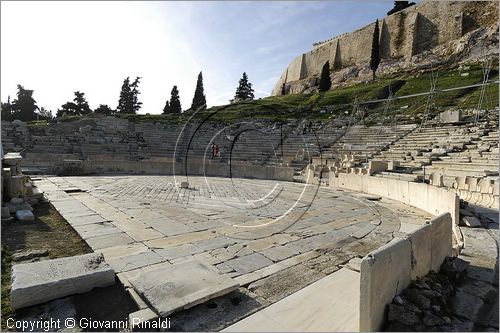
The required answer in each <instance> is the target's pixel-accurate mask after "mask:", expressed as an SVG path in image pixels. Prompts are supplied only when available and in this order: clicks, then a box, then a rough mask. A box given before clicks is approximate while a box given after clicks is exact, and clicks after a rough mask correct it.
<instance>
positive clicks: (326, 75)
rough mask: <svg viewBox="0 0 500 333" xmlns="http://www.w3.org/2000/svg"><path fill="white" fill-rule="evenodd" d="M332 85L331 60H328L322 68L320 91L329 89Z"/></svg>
mask: <svg viewBox="0 0 500 333" xmlns="http://www.w3.org/2000/svg"><path fill="white" fill-rule="evenodd" d="M331 87H332V81H331V80H330V62H329V61H327V62H325V64H324V65H323V68H322V69H321V78H320V79H319V91H328V90H330V88H331Z"/></svg>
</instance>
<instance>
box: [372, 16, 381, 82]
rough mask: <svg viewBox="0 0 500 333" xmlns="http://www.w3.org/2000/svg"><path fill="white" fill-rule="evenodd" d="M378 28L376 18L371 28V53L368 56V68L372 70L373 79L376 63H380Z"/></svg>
mask: <svg viewBox="0 0 500 333" xmlns="http://www.w3.org/2000/svg"><path fill="white" fill-rule="evenodd" d="M379 34H380V31H379V28H378V19H377V21H376V22H375V29H374V30H373V40H372V54H371V57H370V69H371V70H372V72H373V79H374V80H375V72H376V71H377V68H378V65H379V64H380V45H379Z"/></svg>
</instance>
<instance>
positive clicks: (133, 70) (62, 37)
mask: <svg viewBox="0 0 500 333" xmlns="http://www.w3.org/2000/svg"><path fill="white" fill-rule="evenodd" d="M392 3H393V2H392V1H385V2H372V1H369V2H368V1H330V2H326V1H296V2H285V1H283V2H265V1H258V2H230V1H226V2H223V1H214V2H147V1H140V2H115V1H111V2H98V1H92V2H69V1H68V2H63V1H54V2H44V1H36V2H28V1H20V2H17V1H16V2H14V1H12V2H5V1H4V2H1V98H2V101H6V100H7V96H8V95H10V96H11V99H13V98H14V97H15V93H16V85H17V84H18V83H21V84H22V85H24V87H25V88H28V89H34V90H35V93H34V97H35V99H36V100H37V102H38V105H39V106H44V107H45V108H48V109H52V110H53V111H54V112H55V111H56V110H57V108H58V107H60V105H61V104H63V103H65V102H67V101H69V100H71V99H73V97H74V96H73V92H74V91H76V90H80V91H83V92H85V94H86V95H87V99H88V101H89V103H90V106H91V107H92V108H95V107H97V106H98V105H99V104H108V105H109V106H111V107H112V108H114V107H116V105H117V101H118V95H119V91H120V87H121V84H122V82H123V79H124V78H125V77H127V76H132V77H133V76H141V77H142V78H143V79H142V81H141V85H140V91H141V95H140V100H141V101H142V102H143V108H142V109H141V111H140V113H151V114H154V113H161V110H162V108H163V105H164V104H165V101H166V100H167V98H169V96H170V90H171V89H172V86H173V85H174V84H176V85H178V87H179V91H180V95H181V102H182V106H183V108H188V107H189V106H190V105H191V100H192V97H193V93H194V88H195V83H196V77H197V75H198V72H199V71H200V70H202V71H203V75H204V85H205V93H206V95H207V102H208V104H209V105H220V104H226V103H227V101H228V100H229V99H231V98H232V97H233V95H234V90H235V88H236V86H237V83H238V80H239V78H240V77H241V74H242V72H243V71H246V72H247V74H248V75H249V79H250V81H251V82H252V83H253V85H254V89H255V90H256V91H257V94H256V96H257V97H264V96H266V95H268V94H269V93H270V92H271V90H272V88H273V86H274V84H275V82H276V80H277V79H278V77H279V76H280V74H281V73H282V72H283V70H284V69H285V68H286V66H287V65H288V64H289V62H290V61H291V60H292V59H293V58H295V57H296V56H297V55H299V54H301V53H303V52H307V51H309V50H310V49H311V48H312V43H314V42H317V41H322V40H325V39H329V38H331V37H333V36H335V35H338V34H341V33H344V32H349V31H352V30H355V29H358V28H360V27H362V26H364V25H366V24H369V23H371V22H373V21H375V19H376V18H382V17H384V16H385V13H386V12H387V11H388V10H390V9H391V8H392Z"/></svg>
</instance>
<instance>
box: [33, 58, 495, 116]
mask: <svg viewBox="0 0 500 333" xmlns="http://www.w3.org/2000/svg"><path fill="white" fill-rule="evenodd" d="M438 73H439V74H438V79H437V83H436V89H437V91H438V92H437V94H436V95H435V96H434V97H433V100H432V105H433V107H432V109H433V111H434V112H439V111H441V110H445V109H450V108H473V107H476V106H477V102H478V99H479V91H480V88H471V89H461V90H455V91H450V92H442V91H440V90H443V89H448V88H455V87H461V86H467V85H472V84H476V83H480V82H481V81H482V70H481V65H480V64H473V65H470V66H469V68H468V69H467V70H462V72H460V71H459V70H458V67H457V66H454V67H450V68H448V69H443V68H440V69H439V70H438ZM462 73H468V75H467V76H462V75H461V74H462ZM430 78H431V73H430V72H426V73H417V74H414V73H401V74H392V75H389V76H383V77H379V78H377V80H375V81H372V82H368V83H359V84H354V85H351V86H348V87H340V88H336V89H333V90H330V91H327V92H324V93H314V94H293V95H284V96H270V97H266V98H262V99H259V100H255V101H251V102H242V103H236V104H233V105H230V106H228V105H224V106H216V107H212V108H210V109H208V110H206V111H204V112H199V113H197V114H196V115H195V118H196V119H204V118H206V117H207V116H208V115H210V114H212V113H214V112H215V114H214V115H212V116H211V117H210V120H209V121H213V122H223V123H232V122H236V121H244V120H250V119H251V120H255V119H264V120H270V121H287V120H290V119H303V118H308V119H312V120H318V121H321V120H328V119H332V118H335V117H337V116H339V115H341V114H344V113H345V112H351V110H352V109H353V106H352V103H353V102H354V101H355V100H356V99H357V100H358V101H359V102H363V101H370V100H376V99H380V98H383V97H386V96H387V92H388V89H387V87H388V86H389V85H390V84H394V83H395V82H396V81H397V80H403V81H404V84H403V85H402V87H401V88H400V89H399V90H398V91H396V92H395V94H394V96H395V97H402V96H406V95H410V94H417V93H425V92H428V91H429V89H430ZM490 80H493V81H494V80H498V61H495V63H494V66H493V70H492V72H491V75H490ZM488 92H489V96H490V98H489V99H488V102H489V104H484V105H485V106H489V107H494V106H498V104H499V102H498V84H492V85H490V86H489V87H488ZM426 102H427V96H417V97H412V98H404V99H396V100H393V102H392V106H391V109H390V110H391V112H392V115H393V116H394V115H398V116H410V117H417V118H418V117H419V116H420V115H421V114H422V113H423V111H424V110H425V105H426ZM384 107H385V103H381V102H378V103H371V104H363V105H362V108H364V109H365V110H366V111H367V112H368V118H369V120H371V121H376V120H377V118H378V117H379V116H380V114H381V113H382V112H383V110H384ZM326 109H328V111H326ZM90 116H93V115H90ZM115 116H116V117H118V118H122V119H128V120H130V121H134V122H137V123H142V122H159V123H168V124H184V123H185V122H186V121H187V120H188V119H189V118H190V117H191V116H192V113H189V112H187V113H184V114H182V115H158V114H154V115H150V114H146V115H141V114H137V115H135V114H121V115H120V114H119V115H115ZM87 117H88V116H87ZM80 118H81V117H68V118H65V119H63V121H72V120H76V119H80ZM30 125H31V126H45V125H46V122H45V123H44V122H39V123H33V124H30Z"/></svg>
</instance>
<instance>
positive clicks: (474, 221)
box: [460, 216, 481, 228]
mask: <svg viewBox="0 0 500 333" xmlns="http://www.w3.org/2000/svg"><path fill="white" fill-rule="evenodd" d="M460 225H465V226H467V227H469V228H477V227H480V226H481V221H479V219H478V218H477V217H475V216H464V217H462V218H461V220H460Z"/></svg>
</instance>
